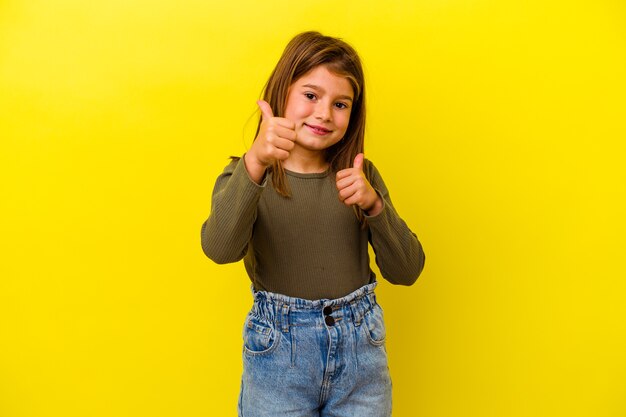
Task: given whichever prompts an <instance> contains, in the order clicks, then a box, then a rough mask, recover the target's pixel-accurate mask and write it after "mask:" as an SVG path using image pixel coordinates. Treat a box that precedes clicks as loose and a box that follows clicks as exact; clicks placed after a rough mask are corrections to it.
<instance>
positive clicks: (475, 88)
mask: <svg viewBox="0 0 626 417" xmlns="http://www.w3.org/2000/svg"><path fill="white" fill-rule="evenodd" d="M304 30H319V31H321V32H323V33H324V34H328V35H332V36H339V37H342V38H343V39H345V40H346V41H348V42H349V43H351V44H352V45H353V46H354V47H355V48H356V49H357V50H358V51H359V53H360V54H361V57H362V59H363V62H364V66H365V72H366V77H367V80H366V82H367V94H368V96H367V108H368V130H367V138H366V150H365V155H366V157H368V158H370V159H372V160H373V161H374V163H375V164H376V165H377V167H378V168H379V170H380V171H381V173H382V175H383V177H384V179H385V181H386V183H387V185H388V187H389V188H390V190H391V197H392V199H393V202H394V204H395V206H396V208H397V210H398V211H399V213H400V214H401V216H402V217H403V218H404V219H405V220H406V222H407V223H408V224H409V226H410V227H411V228H412V230H413V231H415V232H416V233H417V234H418V236H419V238H420V240H421V241H422V243H423V245H424V248H425V250H426V254H427V262H426V269H425V271H424V273H423V275H422V276H421V277H420V278H419V280H418V282H417V283H416V284H415V285H414V286H412V287H396V286H392V285H390V284H389V283H387V282H385V281H384V280H382V278H381V281H382V282H381V284H380V286H379V288H378V294H379V301H380V302H381V304H382V306H383V308H384V309H385V317H386V321H387V331H388V339H387V350H388V354H389V363H390V369H391V373H392V378H393V384H394V416H397V417H412V416H425V417H449V416H464V417H555V416H568V417H583V416H584V417H589V416H594V417H620V416H624V415H626V355H625V354H624V352H626V320H625V318H626V303H624V299H625V296H626V284H625V277H626V268H625V266H624V249H625V248H626V245H625V238H624V236H625V233H626V221H625V219H624V213H625V212H626V203H625V200H626V169H625V165H626V164H624V160H625V156H626V152H625V151H626V147H625V145H624V141H625V139H626V126H625V120H626V106H625V104H624V97H625V96H626V7H625V3H624V2H622V1H617V0H594V1H591V0H587V1H564V0H553V1H546V0H527V1H522V0H519V1H513V0H502V1H489V0H466V1H461V0H439V1H432V0H431V1H427V0H423V1H420V0H416V1H389V2H382V1H376V2H374V1H369V0H359V1H353V0H345V1H328V0H318V1H315V2H307V1H303V2H297V1H287V0H283V1H252V0H249V1H205V0H203V1H201V0H187V1H180V0H177V1H173V0H160V1H146V0H134V1H127V0H107V1H82V0H57V1H54V2H49V1H43V0H28V1H26V0H4V1H0V144H1V145H0V146H1V147H0V171H1V172H0V173H1V176H0V187H1V188H0V198H1V202H0V210H1V216H0V236H1V246H0V257H1V262H0V416H2V417H105V416H107V417H140V416H150V417H200V416H235V415H236V403H237V398H238V393H239V383H240V377H241V374H240V373H241V344H242V340H241V332H242V326H243V320H244V317H245V314H246V311H247V310H248V308H249V307H250V305H251V302H252V298H251V295H250V282H249V279H248V277H247V276H246V274H245V271H244V268H243V265H242V264H233V265H227V266H218V265H215V264H213V263H212V262H211V261H210V260H208V259H207V258H206V257H205V256H204V255H203V253H202V251H201V248H200V226H201V224H202V222H203V221H204V220H205V218H206V217H207V216H208V214H209V212H210V205H211V201H210V199H211V191H212V188H213V184H214V181H215V178H216V176H217V175H218V174H219V173H220V172H221V170H222V169H223V167H224V166H225V165H226V164H227V162H228V159H227V158H228V156H230V155H241V154H242V153H243V152H245V151H246V149H247V148H248V147H249V146H250V143H251V141H252V138H253V135H254V130H255V127H256V122H257V120H258V112H256V104H255V102H256V100H257V99H258V98H259V97H260V94H261V90H262V88H263V85H264V83H265V81H266V80H267V78H268V76H269V74H270V72H271V71H272V69H273V67H274V65H275V63H276V61H277V60H278V57H279V56H280V54H281V52H282V50H283V48H284V46H285V45H286V43H287V42H288V41H289V40H290V39H291V37H292V36H294V35H295V34H297V33H299V32H301V31H304Z"/></svg>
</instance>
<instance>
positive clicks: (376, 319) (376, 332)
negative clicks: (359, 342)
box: [363, 304, 386, 346]
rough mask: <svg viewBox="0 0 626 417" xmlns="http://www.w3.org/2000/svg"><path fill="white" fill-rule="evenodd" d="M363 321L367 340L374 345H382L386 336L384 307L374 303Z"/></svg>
mask: <svg viewBox="0 0 626 417" xmlns="http://www.w3.org/2000/svg"><path fill="white" fill-rule="evenodd" d="M363 322H364V324H365V330H366V331H365V333H366V334H367V340H368V341H369V342H370V343H371V344H372V345H374V346H382V345H383V344H384V343H385V337H386V331H385V320H384V318H383V309H382V308H381V307H380V306H379V305H378V304H374V306H373V307H372V308H371V309H370V310H369V311H368V312H367V313H366V314H365V317H363Z"/></svg>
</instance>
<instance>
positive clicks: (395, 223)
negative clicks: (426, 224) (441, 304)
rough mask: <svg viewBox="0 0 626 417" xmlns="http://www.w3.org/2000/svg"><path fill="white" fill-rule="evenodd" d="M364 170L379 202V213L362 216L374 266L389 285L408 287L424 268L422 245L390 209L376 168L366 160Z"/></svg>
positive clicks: (389, 202) (385, 191)
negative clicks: (380, 201) (367, 232)
mask: <svg viewBox="0 0 626 417" xmlns="http://www.w3.org/2000/svg"><path fill="white" fill-rule="evenodd" d="M364 168H365V171H366V173H367V177H368V178H369V181H370V183H371V185H372V187H373V188H374V189H375V190H376V192H377V194H378V195H379V196H380V198H381V200H382V208H381V210H380V211H379V212H378V214H376V215H375V216H368V215H367V213H366V216H365V218H366V219H367V224H368V225H369V229H370V243H371V245H372V248H373V249H374V253H375V255H376V264H377V265H378V267H379V269H380V272H381V274H382V275H383V277H384V278H385V279H387V280H388V281H389V282H391V283H392V284H400V285H411V284H413V283H414V282H415V281H416V280H417V277H418V276H419V275H420V274H421V272H422V270H423V269H424V262H425V259H426V257H425V254H424V250H423V249H422V245H421V243H420V242H419V240H418V239H417V236H416V235H415V233H413V232H412V231H411V230H410V229H409V227H408V226H407V224H406V223H405V222H404V220H402V218H400V216H399V215H398V213H397V212H396V210H395V208H394V207H393V204H392V203H391V198H390V197H389V191H388V190H387V187H386V186H385V183H384V181H383V179H382V177H381V176H380V173H379V172H378V170H377V169H376V167H374V165H373V164H372V163H371V162H370V161H366V164H365V167H364Z"/></svg>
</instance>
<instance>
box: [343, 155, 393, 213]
mask: <svg viewBox="0 0 626 417" xmlns="http://www.w3.org/2000/svg"><path fill="white" fill-rule="evenodd" d="M363 158H364V156H363V154H362V153H360V154H358V155H357V156H356V157H355V158H354V165H353V167H352V168H347V169H342V170H341V171H339V172H338V173H337V190H339V200H341V201H342V202H343V203H344V204H345V205H347V206H352V205H357V206H358V207H359V208H360V209H361V210H363V211H365V212H366V213H367V214H368V215H369V216H375V215H377V214H378V213H380V211H381V210H382V208H383V204H382V200H381V199H380V197H379V196H378V194H377V193H376V191H375V190H374V188H373V187H372V185H371V184H370V183H369V181H368V180H367V178H366V177H365V173H364V172H363Z"/></svg>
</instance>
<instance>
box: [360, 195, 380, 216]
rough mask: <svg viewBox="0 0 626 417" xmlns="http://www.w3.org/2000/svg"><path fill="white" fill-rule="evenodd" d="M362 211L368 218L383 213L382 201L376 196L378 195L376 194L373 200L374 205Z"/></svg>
mask: <svg viewBox="0 0 626 417" xmlns="http://www.w3.org/2000/svg"><path fill="white" fill-rule="evenodd" d="M363 211H364V212H365V214H367V215H368V216H370V217H371V216H376V215H378V214H379V213H380V212H381V211H383V201H382V199H381V198H380V196H379V195H378V193H376V200H374V203H372V205H371V206H370V207H369V208H367V209H363Z"/></svg>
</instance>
